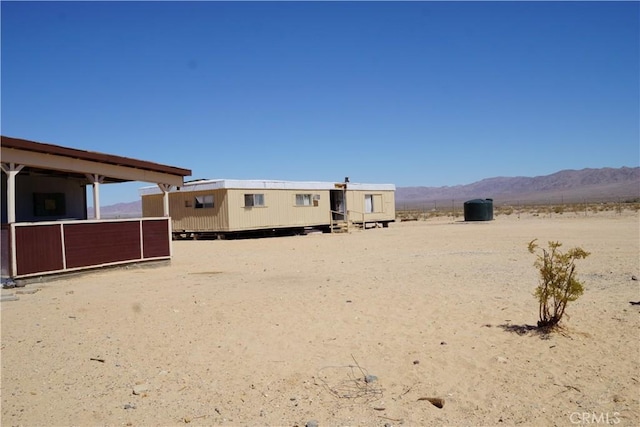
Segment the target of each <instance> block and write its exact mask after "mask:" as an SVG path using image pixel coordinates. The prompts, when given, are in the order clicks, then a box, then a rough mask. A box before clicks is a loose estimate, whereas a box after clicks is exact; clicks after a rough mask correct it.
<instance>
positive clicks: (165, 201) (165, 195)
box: [158, 184, 171, 216]
mask: <svg viewBox="0 0 640 427" xmlns="http://www.w3.org/2000/svg"><path fill="white" fill-rule="evenodd" d="M158 187H159V188H160V190H162V210H163V214H164V216H169V191H171V185H170V184H158Z"/></svg>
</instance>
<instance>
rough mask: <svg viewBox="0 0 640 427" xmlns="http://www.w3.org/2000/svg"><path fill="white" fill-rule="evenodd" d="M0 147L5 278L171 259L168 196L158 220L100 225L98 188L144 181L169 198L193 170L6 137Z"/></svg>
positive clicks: (3, 268) (115, 220)
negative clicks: (89, 192) (89, 203)
mask: <svg viewBox="0 0 640 427" xmlns="http://www.w3.org/2000/svg"><path fill="white" fill-rule="evenodd" d="M1 141H2V144H1V157H0V160H1V163H2V171H3V172H4V173H3V174H2V238H1V245H2V247H1V249H2V278H3V279H5V278H10V279H19V278H25V277H33V276H41V275H50V274H56V273H64V272H68V271H74V270H81V269H88V268H96V267H102V266H108V265H117V264H125V263H132V262H142V261H152V260H163V259H170V258H171V221H170V218H169V204H168V195H167V197H166V201H165V204H164V206H165V209H164V216H162V217H155V218H127V219H102V218H101V213H100V186H101V185H103V184H115V183H122V182H129V181H142V182H150V183H155V184H157V185H158V187H159V188H160V189H161V190H162V191H163V193H167V192H168V191H169V190H170V189H171V188H172V186H176V187H179V186H182V185H183V183H184V177H185V176H189V175H191V171H190V170H188V169H183V168H178V167H174V166H168V165H162V164H158V163H153V162H149V161H144V160H137V159H132V158H128V157H122V156H117V155H112V154H105V153H99V152H94V151H85V150H79V149H75V148H68V147H63V146H60V145H53V144H47V143H41V142H35V141H30V140H26V139H19V138H12V137H7V136H2V140H1ZM87 186H91V187H92V195H93V206H94V215H93V216H94V217H93V218H88V216H87V190H86V188H87Z"/></svg>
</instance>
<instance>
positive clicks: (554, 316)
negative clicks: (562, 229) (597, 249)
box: [528, 239, 590, 330]
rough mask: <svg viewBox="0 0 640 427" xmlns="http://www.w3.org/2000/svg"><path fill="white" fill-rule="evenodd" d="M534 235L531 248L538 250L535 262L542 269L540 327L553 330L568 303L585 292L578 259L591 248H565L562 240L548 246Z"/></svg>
mask: <svg viewBox="0 0 640 427" xmlns="http://www.w3.org/2000/svg"><path fill="white" fill-rule="evenodd" d="M536 240H537V239H534V240H532V241H531V242H529V246H528V249H529V252H531V253H532V254H536V261H535V262H534V264H533V265H534V266H535V267H536V268H537V269H538V271H539V273H540V284H539V285H538V287H537V288H536V291H535V294H534V295H535V296H536V298H538V302H539V316H540V320H538V328H540V329H543V330H551V329H553V328H555V327H556V326H558V324H559V323H560V320H562V317H563V316H564V314H565V310H566V308H567V304H568V303H569V302H570V301H575V300H576V299H578V297H579V296H580V295H582V293H583V292H584V288H583V286H582V283H580V281H578V279H577V274H576V265H575V262H576V260H579V259H583V258H586V257H587V256H589V255H590V253H589V252H587V251H585V250H584V249H582V248H579V247H576V248H572V249H569V250H568V251H567V252H562V251H561V250H560V247H561V246H562V243H560V242H553V241H552V242H549V243H548V245H549V248H548V249H544V248H539V246H538V245H537V244H536Z"/></svg>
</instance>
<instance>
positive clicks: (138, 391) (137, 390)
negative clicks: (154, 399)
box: [133, 384, 149, 396]
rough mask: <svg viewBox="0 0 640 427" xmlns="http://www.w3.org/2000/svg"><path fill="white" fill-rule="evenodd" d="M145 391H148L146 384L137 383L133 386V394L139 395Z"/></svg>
mask: <svg viewBox="0 0 640 427" xmlns="http://www.w3.org/2000/svg"><path fill="white" fill-rule="evenodd" d="M146 391H149V386H148V385H147V384H138V385H135V386H133V394H135V395H136V396H137V395H140V394H142V393H144V392H146Z"/></svg>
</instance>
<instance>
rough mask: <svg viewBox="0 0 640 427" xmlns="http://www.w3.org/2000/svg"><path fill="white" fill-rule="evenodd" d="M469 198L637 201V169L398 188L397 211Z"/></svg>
mask: <svg viewBox="0 0 640 427" xmlns="http://www.w3.org/2000/svg"><path fill="white" fill-rule="evenodd" d="M470 199H493V200H494V203H500V204H517V203H527V204H534V203H578V202H612V201H628V200H639V199H640V167H635V168H628V167H622V168H601V169H581V170H563V171H560V172H556V173H554V174H551V175H545V176H537V177H533V178H527V177H513V178H508V177H497V178H487V179H483V180H481V181H478V182H475V183H472V184H468V185H457V186H454V187H398V188H396V206H397V207H398V208H415V207H427V206H428V207H430V208H432V207H437V206H438V205H447V204H451V202H452V201H456V202H460V201H465V200H470Z"/></svg>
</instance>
